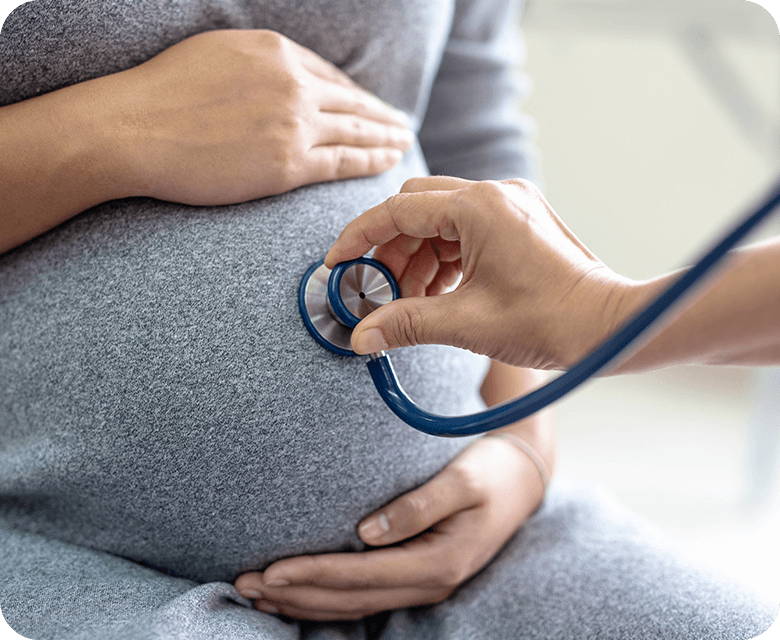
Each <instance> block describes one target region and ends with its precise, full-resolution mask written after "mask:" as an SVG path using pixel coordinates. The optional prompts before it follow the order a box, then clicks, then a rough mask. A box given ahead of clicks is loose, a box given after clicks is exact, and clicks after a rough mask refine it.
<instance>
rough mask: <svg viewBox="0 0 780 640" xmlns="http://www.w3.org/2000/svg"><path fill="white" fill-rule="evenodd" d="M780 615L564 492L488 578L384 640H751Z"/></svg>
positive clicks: (611, 507)
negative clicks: (622, 639)
mask: <svg viewBox="0 0 780 640" xmlns="http://www.w3.org/2000/svg"><path fill="white" fill-rule="evenodd" d="M777 608H778V603H776V602H769V601H767V600H764V599H761V598H760V597H758V596H757V595H756V594H755V593H753V592H752V591H751V590H750V589H748V588H747V587H743V586H741V585H739V584H735V583H733V582H732V581H730V580H728V579H726V578H724V577H722V576H719V575H718V574H716V573H714V572H712V571H710V570H708V569H706V568H704V567H702V566H700V565H697V564H696V563H694V562H693V561H691V560H690V559H688V558H686V557H685V556H684V555H683V554H682V553H680V552H679V551H678V550H677V549H676V548H675V547H674V545H673V544H672V543H671V542H670V541H669V540H667V539H666V538H665V537H664V536H663V535H661V534H660V533H658V532H657V531H656V530H654V529H653V528H652V527H650V526H648V525H646V524H645V523H643V522H641V521H640V520H639V519H637V518H635V517H633V516H631V515H629V514H627V513H626V512H625V511H624V510H623V509H622V508H621V507H620V506H619V505H617V504H616V503H615V502H613V501H612V500H611V499H610V498H609V497H608V496H606V495H604V494H603V492H601V491H600V490H593V489H590V490H589V489H582V488H579V489H576V488H574V487H571V486H569V485H567V484H564V483H560V482H558V483H556V484H555V485H554V486H553V488H552V490H551V492H550V494H549V495H548V497H547V500H546V501H545V503H544V505H543V506H542V508H541V509H540V510H539V511H538V512H537V513H536V514H535V515H534V516H533V517H531V518H530V519H529V520H528V522H527V523H526V524H525V525H524V527H523V528H522V529H521V530H520V531H519V532H518V534H517V535H516V536H515V537H514V538H513V539H512V540H511V541H510V542H509V544H508V545H507V546H506V547H505V548H504V549H503V551H502V552H501V553H500V554H499V556H498V557H497V558H496V559H495V560H494V561H493V562H492V563H491V564H490V565H488V567H487V568H486V569H485V570H484V571H482V572H481V573H480V574H478V575H477V576H475V577H474V578H473V579H472V580H470V581H469V582H468V583H466V584H465V585H463V587H461V588H460V589H459V590H458V591H457V592H456V593H455V594H453V596H452V597H451V598H450V599H449V600H447V601H445V602H443V603H441V604H439V605H435V606H432V607H424V608H420V609H412V610H405V611H397V612H394V613H393V614H392V616H391V617H390V619H389V621H388V624H387V626H386V627H385V629H384V632H383V634H382V635H381V638H382V640H402V639H408V638H419V639H421V640H422V639H425V640H431V639H435V638H442V639H443V638H447V639H448V640H450V639H451V640H457V639H460V638H469V639H474V638H485V639H486V640H487V639H490V640H496V639H503V638H506V639H510V638H511V639H515V638H518V639H519V638H522V639H523V640H541V639H548V638H549V639H550V640H568V639H571V640H583V639H585V638H593V639H594V640H595V639H598V640H613V639H618V638H625V639H630V640H646V639H651V638H652V639H653V640H659V639H663V640H675V639H678V638H679V639H680V640H682V639H685V640H696V639H702V640H703V639H705V638H706V639H707V640H712V639H717V640H745V639H747V638H753V637H755V636H757V635H759V634H760V633H762V632H763V631H765V630H766V629H767V628H768V627H769V626H770V625H771V623H772V621H773V620H774V618H775V616H776V614H777Z"/></svg>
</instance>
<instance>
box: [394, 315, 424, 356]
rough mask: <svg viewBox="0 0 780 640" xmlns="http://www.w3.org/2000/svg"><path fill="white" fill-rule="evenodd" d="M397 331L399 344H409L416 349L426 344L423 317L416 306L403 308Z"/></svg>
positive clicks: (396, 327)
mask: <svg viewBox="0 0 780 640" xmlns="http://www.w3.org/2000/svg"><path fill="white" fill-rule="evenodd" d="M395 331H396V338H397V339H398V342H399V344H408V345H409V346H412V347H414V346H417V345H419V344H424V343H425V342H424V340H425V336H424V334H423V329H422V315H421V314H420V310H419V309H418V308H417V307H416V306H415V305H404V306H403V307H402V308H401V312H400V314H399V316H398V323H397V325H396V326H395Z"/></svg>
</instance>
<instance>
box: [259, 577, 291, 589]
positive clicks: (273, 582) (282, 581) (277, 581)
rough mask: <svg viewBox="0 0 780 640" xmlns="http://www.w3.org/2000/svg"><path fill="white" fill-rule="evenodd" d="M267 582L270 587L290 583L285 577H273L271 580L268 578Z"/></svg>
mask: <svg viewBox="0 0 780 640" xmlns="http://www.w3.org/2000/svg"><path fill="white" fill-rule="evenodd" d="M265 584H266V586H268V587H286V586H287V585H289V584H290V581H289V580H285V579H284V578H271V579H270V580H266V581H265Z"/></svg>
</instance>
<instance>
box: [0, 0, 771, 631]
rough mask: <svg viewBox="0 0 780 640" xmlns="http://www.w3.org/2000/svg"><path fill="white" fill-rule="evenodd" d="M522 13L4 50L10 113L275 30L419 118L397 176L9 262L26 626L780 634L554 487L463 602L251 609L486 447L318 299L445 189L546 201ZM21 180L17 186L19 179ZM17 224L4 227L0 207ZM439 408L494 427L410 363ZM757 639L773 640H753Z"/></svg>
mask: <svg viewBox="0 0 780 640" xmlns="http://www.w3.org/2000/svg"><path fill="white" fill-rule="evenodd" d="M508 5H509V2H508V0H460V1H456V0H395V1H389V0H309V1H308V2H303V1H301V0H252V1H250V0H114V1H111V2H110V1H107V0H35V1H33V2H28V3H26V4H24V5H22V6H21V7H19V8H18V9H17V10H15V11H14V12H13V14H12V15H11V16H10V17H9V19H8V20H7V22H6V23H5V25H4V27H3V30H2V33H1V34H0V105H5V104H10V103H14V102H17V101H21V100H24V99H26V98H30V97H32V96H35V95H38V94H40V93H44V92H47V91H53V90H56V89H58V88H60V87H64V86H67V85H70V84H73V83H77V82H81V81H84V80H87V79H90V78H96V77H99V76H103V75H105V74H109V73H112V72H116V71H119V70H122V69H127V68H129V67H132V66H134V65H138V64H139V63H141V62H143V61H144V60H147V59H148V58H150V57H151V56H153V55H155V54H156V53H158V52H160V51H162V50H163V49H165V48H166V47H169V46H171V45H172V44H174V43H176V42H179V41H180V40H182V39H183V38H186V37H187V36H189V35H192V34H195V33H198V32H202V31H204V30H208V29H217V28H242V29H243V28H261V27H262V28H268V29H273V30H276V31H279V32H282V33H284V34H285V35H287V36H288V37H290V38H291V39H293V40H295V41H297V42H299V43H301V44H303V45H305V46H307V47H309V48H311V49H313V50H314V51H315V52H317V53H319V54H320V55H321V56H323V57H324V58H326V59H328V60H331V61H333V62H334V63H336V64H337V65H338V66H340V67H341V68H342V69H344V70H345V71H346V72H348V73H349V74H350V75H351V76H352V77H353V78H354V79H355V80H356V81H357V82H359V83H360V84H362V85H363V86H365V87H366V88H367V89H369V90H371V91H373V92H374V93H376V94H377V95H378V96H380V97H381V98H383V99H384V100H386V101H388V102H390V103H392V104H394V105H396V106H397V107H399V108H402V109H404V110H406V111H407V112H408V113H409V114H410V115H412V117H413V120H414V122H415V123H416V124H417V128H418V131H419V142H420V145H418V146H416V147H415V148H413V149H412V150H411V151H410V152H408V153H407V154H406V156H405V159H404V161H403V163H402V164H401V165H400V166H399V167H398V168H396V169H395V170H393V171H390V172H388V173H385V174H383V175H381V176H378V177H376V178H368V179H361V180H350V181H345V182H338V183H331V184H323V185H311V186H307V187H304V188H301V189H297V190H295V191H293V192H290V193H286V194H283V195H281V196H278V197H273V198H266V199H263V200H259V201H255V202H248V203H244V204H239V205H235V206H225V207H203V208H195V207H187V206H181V205H178V204H172V203H167V202H160V201H156V200H152V199H139V198H136V199H127V200H121V201H114V202H107V203H104V204H102V205H100V206H98V207H95V208H93V209H91V210H89V211H85V212H84V213H82V214H81V215H79V216H77V217H76V218H74V219H72V220H70V221H69V222H67V223H65V224H63V225H61V226H59V227H58V228H56V229H54V230H53V231H51V232H49V233H47V234H45V235H43V236H41V237H39V238H37V239H35V240H33V241H31V242H28V243H27V244H25V245H24V246H21V247H19V248H17V249H15V250H13V251H11V252H9V253H6V254H5V255H2V256H0V608H2V611H3V614H4V615H5V617H6V619H7V620H8V621H9V623H11V625H12V626H13V627H14V628H16V629H17V630H18V631H19V632H20V633H22V634H23V635H24V636H26V637H29V638H33V639H34V640H46V639H52V640H53V639H61V640H65V639H68V640H75V639H77V638H78V639H82V640H92V639H94V638H100V639H101V640H137V639H141V638H143V639H149V640H151V639H153V638H155V639H160V640H175V639H176V640H178V639H180V640H216V639H219V640H223V639H228V640H250V639H257V638H263V639H266V640H296V639H298V638H306V639H307V640H314V639H315V638H318V639H323V640H324V639H329V640H333V639H341V640H347V639H350V640H352V639H354V640H357V639H362V638H381V639H382V640H410V639H418V638H419V639H420V640H431V639H434V638H464V639H465V638H484V639H485V640H496V639H502V638H506V639H514V638H521V637H522V638H550V639H555V640H565V639H568V638H570V639H572V640H574V639H577V640H581V639H582V638H599V639H603V638H631V639H632V640H641V639H643V638H664V639H671V638H685V639H686V640H689V639H690V638H734V639H741V638H747V637H751V635H755V633H754V632H756V633H757V632H758V631H761V630H763V629H765V628H766V626H768V624H769V622H770V621H771V618H772V616H774V613H775V611H776V606H775V604H773V603H770V604H767V603H766V602H763V601H760V600H759V599H757V598H755V597H754V596H753V595H751V594H750V593H749V592H748V591H745V590H742V589H738V588H735V587H734V586H733V585H731V584H730V583H728V582H727V581H725V582H724V581H723V580H720V579H716V578H713V577H712V576H710V574H708V573H706V572H702V571H700V570H699V569H697V568H695V567H693V566H691V565H690V563H688V562H687V561H686V560H685V559H683V558H682V557H681V556H679V555H676V554H675V553H673V551H671V550H670V548H669V547H668V545H667V543H666V542H665V541H663V540H662V539H660V538H659V537H658V536H657V535H656V534H655V533H654V532H652V531H648V530H647V529H646V528H645V527H644V525H642V524H641V523H637V522H635V521H634V520H632V519H631V518H629V517H627V516H626V515H625V514H624V513H622V511H621V510H620V509H619V508H618V507H616V506H615V505H612V504H611V503H609V501H608V500H607V499H605V498H603V497H598V496H593V495H588V493H587V492H583V491H578V490H572V489H570V488H569V489H567V488H565V487H563V486H562V485H560V483H559V484H558V485H557V486H556V487H554V488H553V491H552V493H551V494H550V496H549V497H548V500H547V501H546V503H545V505H544V507H543V508H542V509H541V510H540V511H539V512H538V513H537V514H536V515H535V516H533V517H532V518H531V519H529V520H528V522H527V523H526V524H525V526H524V527H523V528H522V529H521V531H520V532H519V533H518V534H517V536H515V538H514V539H513V540H512V541H511V542H510V543H509V544H508V545H507V546H506V547H505V549H504V550H503V551H502V552H501V554H500V555H499V556H498V557H497V558H496V559H495V560H494V561H493V562H492V563H491V564H490V565H489V566H488V567H487V568H486V569H485V570H484V571H483V572H481V573H480V575H478V576H477V577H475V578H474V579H473V580H471V581H469V582H468V583H467V584H466V585H463V586H462V587H461V588H460V589H459V590H458V591H457V593H455V594H453V596H452V597H451V598H449V599H448V600H447V601H446V602H444V603H442V604H440V605H437V606H434V607H424V608H418V609H412V610H399V611H395V612H393V613H392V614H386V615H383V616H377V617H375V618H371V619H368V620H365V621H362V622H358V623H354V624H322V625H311V624H297V623H293V622H291V621H289V620H287V621H285V620H280V619H279V618H276V617H273V616H269V615H267V614H263V613H260V612H257V611H254V610H252V609H251V606H250V605H251V603H249V602H248V601H246V600H244V599H243V598H241V597H240V596H239V595H238V593H237V592H236V591H235V589H233V587H232V586H231V585H230V584H229V583H230V582H231V581H232V580H233V579H234V578H235V577H236V576H237V575H238V574H239V573H240V572H242V571H245V570H248V569H261V568H263V567H265V566H266V565H268V564H269V563H270V562H272V561H274V560H275V559H277V558H281V557H284V556H289V555H295V554H301V553H319V552H326V551H334V550H342V549H347V550H349V549H360V548H361V545H360V542H359V540H358V538H357V536H356V534H355V526H356V524H357V523H358V522H359V520H360V519H361V518H362V517H364V516H365V515H367V514H368V513H369V512H370V511H372V510H374V509H376V508H377V507H379V506H380V505H382V504H383V503H385V502H387V501H388V500H390V499H392V498H394V497H396V496H397V495H399V494H401V493H403V492H405V491H407V490H409V489H410V488H412V487H414V486H416V485H419V484H420V483H422V482H424V481H425V480H426V479H427V478H429V477H430V476H431V475H433V474H434V473H436V472H437V471H438V470H439V469H440V468H441V467H442V466H443V465H445V464H446V463H447V461H448V460H450V459H451V458H452V457H453V456H454V455H455V453H456V452H457V451H458V450H459V449H460V448H461V447H462V446H463V441H461V440H447V439H436V438H432V437H429V436H425V435H422V434H420V433H418V432H415V431H413V430H412V429H410V428H409V427H407V426H405V425H404V424H401V423H400V422H399V421H398V420H397V419H396V418H395V417H394V416H393V415H391V414H390V412H389V411H388V410H387V409H386V408H385V407H384V405H383V404H382V402H381V401H380V400H379V398H378V396H377V394H376V393H375V391H374V389H373V388H372V385H371V382H370V380H369V376H368V373H367V371H366V370H365V367H364V364H363V362H361V360H362V358H353V359H348V358H341V357H338V356H334V355H332V354H331V353H329V352H327V351H325V350H324V349H323V348H321V347H320V346H318V345H317V344H316V343H315V342H314V340H313V339H312V338H311V337H310V336H309V335H308V333H307V332H306V330H305V328H304V326H303V323H302V322H301V319H300V317H299V315H298V310H297V305H296V290H297V287H298V283H299V280H300V278H301V276H302V275H303V273H304V271H305V270H306V268H307V267H308V266H309V265H310V264H311V263H313V262H314V261H317V260H320V259H321V258H322V257H323V256H324V254H325V252H326V250H327V249H328V247H329V246H330V245H331V243H332V242H333V240H334V239H335V238H336V236H337V234H338V232H339V231H340V230H341V229H342V228H343V226H344V225H345V224H346V222H347V221H349V220H350V219H352V218H353V217H354V216H356V215H358V214H359V213H360V212H362V211H363V210H365V209H366V208H368V207H370V206H372V205H374V204H376V203H377V202H379V201H381V200H382V199H384V198H386V197H387V196H389V195H391V194H393V193H395V192H397V190H398V189H399V187H400V186H401V184H402V183H403V181H404V180H405V179H406V178H408V177H411V176H415V175H421V174H425V173H427V172H428V170H429V169H430V170H431V171H432V172H434V173H446V174H454V175H460V176H464V177H471V178H501V177H509V176H512V177H514V176H529V177H533V172H532V167H531V165H530V164H529V161H528V155H527V153H526V131H527V128H526V126H525V125H524V123H523V121H522V120H521V119H520V118H519V117H518V116H517V114H516V112H515V109H514V107H515V100H516V98H517V86H516V84H515V82H514V81H513V79H512V77H511V75H510V73H509V68H510V64H511V57H512V56H511V52H512V51H517V44H518V41H517V40H516V36H515V35H513V30H512V29H511V25H513V24H514V22H513V21H512V20H510V19H509V17H508V15H509V6H508ZM0 179H1V177H0ZM0 206H2V203H0ZM395 363H396V368H397V369H398V372H399V375H400V378H401V380H402V382H403V384H404V385H405V386H406V387H407V389H408V390H409V391H410V393H411V394H412V395H413V396H414V397H415V398H416V399H417V400H418V401H419V402H420V403H421V404H423V405H424V406H426V407H427V408H429V409H431V410H434V411H438V412H443V413H448V412H449V413H462V412H466V411H471V410H474V409H476V408H478V407H479V400H478V399H477V388H478V386H479V383H480V381H481V379H482V375H483V374H484V371H485V366H486V363H485V361H484V360H483V359H480V358H477V357H475V356H472V355H471V354H468V353H465V352H460V351H456V350H453V349H447V348H439V347H425V348H417V349H408V350H404V351H403V352H401V353H399V354H397V356H395ZM749 634H751V635H749Z"/></svg>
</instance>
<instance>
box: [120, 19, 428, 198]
mask: <svg viewBox="0 0 780 640" xmlns="http://www.w3.org/2000/svg"><path fill="white" fill-rule="evenodd" d="M118 76H119V77H121V79H122V81H123V83H124V91H123V92H122V91H121V89H120V93H123V95H124V97H125V99H126V103H125V106H124V107H123V106H122V105H117V109H118V110H119V113H118V114H117V116H118V117H119V118H121V121H122V122H124V123H125V124H126V131H125V132H124V133H125V136H124V138H125V143H126V144H127V147H128V148H129V149H130V151H131V153H133V154H135V155H136V158H135V162H134V163H133V164H134V166H136V167H138V168H139V177H140V182H139V184H138V186H137V191H140V192H141V194H142V195H148V196H153V197H156V198H159V199H162V200H172V201H174V202H183V203H186V204H196V205H219V204H230V203H235V202H241V201H245V200H251V199H255V198H260V197H264V196H269V195H276V194H279V193H283V192H286V191H289V190H291V189H294V188H296V187H300V186H302V185H306V184H312V183H316V182H325V181H329V180H336V179H342V178H353V177H359V176H366V175H373V174H377V173H381V172H383V171H385V170H387V169H390V168H391V167H393V166H395V165H396V164H397V163H398V162H399V161H400V159H401V155H402V152H403V151H405V150H407V149H408V148H409V147H410V146H411V143H412V140H413V136H412V134H411V132H409V131H408V130H407V129H406V128H405V125H406V119H405V118H406V116H405V115H404V114H403V113H401V112H400V111H397V110H396V109H393V108H392V107H390V106H389V105H386V104H385V103H383V102H381V101H380V100H379V99H378V98H376V97H374V96H373V95H372V94H370V93H369V92H367V91H365V90H364V89H362V88H360V87H359V86H357V85H356V84H355V83H354V82H353V81H352V80H351V79H350V78H349V77H348V76H347V75H345V74H344V73H342V72H341V71H340V70H339V69H337V68H336V67H335V66H334V65H332V64H331V63H329V62H327V61H325V60H324V59H323V58H321V57H320V56H318V55H317V54H316V53H314V52H313V51H311V50H309V49H307V48H305V47H303V46H301V45H299V44H296V43H295V42H293V41H291V40H290V39H288V38H286V37H285V36H283V35H281V34H279V33H276V32H274V31H268V30H226V31H209V32H206V33H201V34H198V35H196V36H192V37H190V38H188V39H186V40H184V41H182V42H180V43H178V44H176V45H174V46H173V47H171V48H169V49H167V50H166V51H163V52H162V53H161V54H159V55H158V56H156V57H154V58H152V59H151V60H149V61H148V62H146V63H144V64H142V65H140V66H138V67H136V68H134V69H130V70H128V71H126V72H124V73H123V74H118Z"/></svg>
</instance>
